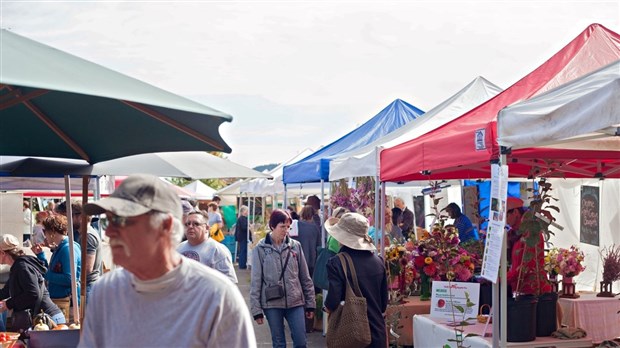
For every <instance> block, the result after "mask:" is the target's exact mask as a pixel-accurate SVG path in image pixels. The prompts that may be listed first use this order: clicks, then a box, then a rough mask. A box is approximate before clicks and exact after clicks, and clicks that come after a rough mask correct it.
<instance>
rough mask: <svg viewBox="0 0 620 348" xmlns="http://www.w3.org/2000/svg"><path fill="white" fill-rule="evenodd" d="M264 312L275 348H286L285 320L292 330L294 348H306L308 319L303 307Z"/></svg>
mask: <svg viewBox="0 0 620 348" xmlns="http://www.w3.org/2000/svg"><path fill="white" fill-rule="evenodd" d="M264 312H265V317H266V318H267V321H268V322H269V330H270V331H271V342H272V346H273V348H283V347H286V336H285V334H284V318H286V321H287V322H288V326H289V328H290V329H291V337H292V338H293V346H294V347H295V348H298V347H305V346H306V319H305V311H304V307H303V306H298V307H294V308H268V309H265V310H264Z"/></svg>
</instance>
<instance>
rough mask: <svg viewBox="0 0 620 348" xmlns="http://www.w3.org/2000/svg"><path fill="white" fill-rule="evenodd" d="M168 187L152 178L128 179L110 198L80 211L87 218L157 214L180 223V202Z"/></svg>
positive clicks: (139, 175) (129, 177)
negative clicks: (94, 216) (109, 215)
mask: <svg viewBox="0 0 620 348" xmlns="http://www.w3.org/2000/svg"><path fill="white" fill-rule="evenodd" d="M169 185H170V184H167V183H166V182H164V181H162V180H160V179H159V178H158V177H156V176H153V175H147V174H136V175H131V176H128V177H127V178H126V179H125V180H123V182H121V184H120V186H119V187H118V188H117V189H116V190H114V192H112V194H111V195H110V196H109V197H107V198H104V199H101V200H99V201H96V202H93V203H88V204H85V205H84V207H83V210H84V212H86V214H88V215H99V214H103V213H105V212H111V213H112V214H115V215H118V216H124V217H132V216H138V215H142V214H146V213H148V212H150V211H151V210H156V211H160V212H163V213H170V214H172V215H173V216H174V217H176V218H177V219H181V218H182V216H183V211H182V209H181V200H180V199H179V197H178V196H177V194H176V193H175V192H174V190H172V188H170V187H169Z"/></svg>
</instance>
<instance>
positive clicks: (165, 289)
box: [79, 258, 256, 348]
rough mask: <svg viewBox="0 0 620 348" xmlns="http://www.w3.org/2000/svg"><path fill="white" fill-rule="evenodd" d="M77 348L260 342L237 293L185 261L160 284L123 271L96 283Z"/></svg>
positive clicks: (214, 274) (217, 276) (209, 271)
mask: <svg viewBox="0 0 620 348" xmlns="http://www.w3.org/2000/svg"><path fill="white" fill-rule="evenodd" d="M138 289H139V290H140V291H138ZM79 347H251V348H253V347H256V338H255V335H254V329H253V327H252V318H251V316H250V312H249V310H248V307H247V306H246V304H245V301H244V300H243V297H242V296H241V293H240V292H239V290H238V289H237V287H236V286H235V285H234V284H231V283H230V282H229V281H227V280H226V277H224V276H223V275H222V274H220V273H219V272H217V271H214V270H212V269H209V268H208V267H205V266H203V265H201V264H199V263H197V262H195V261H193V260H190V259H187V258H183V259H182V262H181V264H180V265H179V266H178V267H176V268H175V269H174V270H172V271H170V272H169V273H168V274H166V275H164V276H162V277H161V278H159V279H156V280H152V281H148V282H140V281H138V280H136V279H135V277H134V276H133V275H132V274H131V273H130V272H129V271H127V270H125V269H120V268H119V269H116V270H114V271H111V272H109V273H106V274H105V275H104V276H103V277H101V278H100V279H99V280H98V281H97V282H95V283H94V285H93V289H92V293H91V295H90V299H89V302H88V306H87V307H86V315H85V321H84V324H83V326H82V335H81V337H80V343H79Z"/></svg>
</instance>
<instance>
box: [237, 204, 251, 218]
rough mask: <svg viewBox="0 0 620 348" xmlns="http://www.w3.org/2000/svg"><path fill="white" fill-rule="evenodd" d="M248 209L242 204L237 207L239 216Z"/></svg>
mask: <svg viewBox="0 0 620 348" xmlns="http://www.w3.org/2000/svg"><path fill="white" fill-rule="evenodd" d="M248 210H249V208H248V206H247V205H242V206H241V207H239V216H241V215H242V214H243V213H245V212H247V211H248Z"/></svg>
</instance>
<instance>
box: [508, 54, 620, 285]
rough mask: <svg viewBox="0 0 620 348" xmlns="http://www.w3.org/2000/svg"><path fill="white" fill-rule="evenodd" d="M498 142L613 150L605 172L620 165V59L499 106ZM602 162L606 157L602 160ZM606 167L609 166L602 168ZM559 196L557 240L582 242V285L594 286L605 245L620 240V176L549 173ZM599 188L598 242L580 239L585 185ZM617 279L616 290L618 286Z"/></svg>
mask: <svg viewBox="0 0 620 348" xmlns="http://www.w3.org/2000/svg"><path fill="white" fill-rule="evenodd" d="M497 122H498V143H499V144H500V145H502V146H506V147H512V148H513V149H516V148H526V147H533V146H537V147H538V146H541V145H546V146H550V147H553V148H562V149H577V148H578V149H591V150H603V151H604V150H609V158H610V160H609V161H607V162H605V163H604V164H599V166H601V170H600V171H599V172H600V173H601V174H602V177H606V176H610V177H614V176H615V177H617V171H618V170H620V164H619V163H618V162H620V128H619V127H620V60H619V61H616V62H614V63H612V64H610V65H607V66H605V67H603V68H601V69H599V70H597V71H594V72H592V73H590V74H588V75H585V76H583V77H581V78H578V79H575V80H573V81H571V82H569V83H567V84H564V85H562V86H560V87H557V88H555V89H553V90H550V91H548V92H546V93H543V94H541V95H539V96H536V97H534V98H531V99H528V100H526V101H522V102H520V103H517V104H514V105H512V106H509V107H506V108H505V109H503V110H501V111H500V113H499V115H498V121H497ZM601 163H602V162H601ZM604 168H606V169H604ZM550 182H551V183H552V184H553V185H554V192H555V194H554V196H555V197H556V198H559V201H558V203H557V205H558V206H559V208H560V212H561V213H560V214H557V216H556V218H557V223H558V224H560V225H561V226H564V230H563V231H555V236H554V237H552V238H551V242H552V243H553V246H556V247H564V248H568V247H570V246H571V245H578V246H579V247H580V249H582V250H583V251H584V253H585V254H586V259H585V262H586V269H585V271H584V272H583V273H582V274H580V275H579V277H578V278H577V279H576V280H577V289H578V290H590V291H594V290H596V287H597V285H598V282H599V281H600V280H601V279H600V278H601V275H602V262H601V259H600V257H599V251H600V248H601V247H605V246H609V245H612V244H616V245H619V244H620V233H618V224H619V222H618V209H619V208H618V207H620V181H619V180H614V179H606V180H600V179H584V180H578V179H550ZM582 186H594V187H598V188H599V192H600V197H599V246H595V245H590V244H585V243H580V217H581V214H580V212H581V209H582V207H581V187H582ZM619 290H620V289H619V288H618V284H616V289H615V291H616V292H618V291H619Z"/></svg>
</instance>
